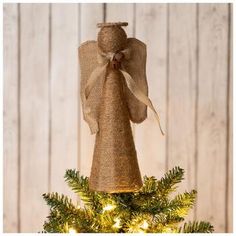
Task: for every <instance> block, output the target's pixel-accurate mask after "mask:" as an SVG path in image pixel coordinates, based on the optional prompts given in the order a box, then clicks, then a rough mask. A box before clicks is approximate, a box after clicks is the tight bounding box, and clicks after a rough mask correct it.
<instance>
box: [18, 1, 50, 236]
mask: <svg viewBox="0 0 236 236" xmlns="http://www.w3.org/2000/svg"><path fill="white" fill-rule="evenodd" d="M20 13H21V22H20V25H21V32H20V33H21V45H20V46H21V49H20V50H21V75H20V76H21V84H20V90H21V97H20V99H21V101H20V112H21V124H20V125H21V137H20V138H21V170H20V176H21V179H20V184H21V186H20V190H21V192H20V220H21V232H31V233H33V232H38V231H39V230H41V229H42V222H43V221H44V220H45V217H46V216H47V213H48V206H47V205H46V204H45V202H44V201H43V198H42V194H43V193H45V192H47V191H48V187H49V186H48V145H49V144H48V137H49V136H48V130H49V129H48V128H49V127H48V124H49V109H48V108H49V106H48V101H49V97H48V91H49V90H48V86H49V80H48V78H49V76H48V75H49V67H48V66H49V56H48V55H49V53H48V52H49V40H48V39H49V37H48V36H49V5H48V4H21V5H20Z"/></svg>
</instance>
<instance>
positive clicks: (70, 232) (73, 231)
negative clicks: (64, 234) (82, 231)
mask: <svg viewBox="0 0 236 236" xmlns="http://www.w3.org/2000/svg"><path fill="white" fill-rule="evenodd" d="M76 233H77V232H76V230H75V229H73V228H69V234H76Z"/></svg>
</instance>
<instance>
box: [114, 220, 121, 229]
mask: <svg viewBox="0 0 236 236" xmlns="http://www.w3.org/2000/svg"><path fill="white" fill-rule="evenodd" d="M114 221H115V222H116V223H115V224H114V225H113V227H115V228H120V227H121V225H120V218H115V219H114Z"/></svg>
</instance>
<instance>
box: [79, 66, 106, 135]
mask: <svg viewBox="0 0 236 236" xmlns="http://www.w3.org/2000/svg"><path fill="white" fill-rule="evenodd" d="M107 65H108V63H106V64H105V65H103V66H102V67H100V66H98V67H97V68H96V69H95V70H94V71H93V72H92V74H91V75H90V77H89V78H88V80H87V83H86V85H85V89H84V93H83V100H84V104H83V110H84V117H85V119H86V121H87V123H88V124H89V128H90V131H91V134H95V133H97V132H98V131H99V127H98V122H97V119H96V118H95V117H94V115H93V113H92V110H91V108H90V104H89V102H88V98H89V95H90V93H91V91H92V89H93V88H94V86H95V85H96V82H98V80H97V79H98V78H99V77H100V76H101V75H102V74H103V73H105V72H106V67H107Z"/></svg>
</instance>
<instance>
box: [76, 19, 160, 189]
mask: <svg viewBox="0 0 236 236" xmlns="http://www.w3.org/2000/svg"><path fill="white" fill-rule="evenodd" d="M127 25H128V23H126V22H118V23H99V24H98V25H97V26H98V27H99V28H101V29H100V31H99V33H98V37H97V41H87V42H85V43H83V44H82V45H81V46H80V47H79V61H80V71H81V88H80V89H81V100H82V109H83V115H84V120H85V121H86V122H87V123H88V125H89V127H90V130H91V133H92V134H96V141H95V147H94V153H93V162H92V169H91V175H90V178H89V187H90V190H94V191H103V192H109V193H117V192H133V191H137V190H139V189H140V187H141V186H142V180H141V175H140V170H139V166H138V160H137V153H136V150H135V145H134V140H133V135H132V130H131V125H130V120H131V121H132V122H134V123H141V122H142V121H144V120H145V119H146V117H147V106H148V107H149V108H151V109H152V110H153V112H154V114H155V116H156V118H157V120H158V122H159V117H158V114H157V112H156V111H155V109H154V107H153V105H152V103H151V101H150V99H149V98H148V97H147V96H148V86H147V80H146V45H145V44H144V43H143V42H141V41H140V40H138V39H135V38H127V35H126V33H125V31H124V29H123V28H122V26H127ZM159 126H160V123H159ZM160 128H161V127H160ZM161 132H162V130H161ZM162 133H163V132H162Z"/></svg>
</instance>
